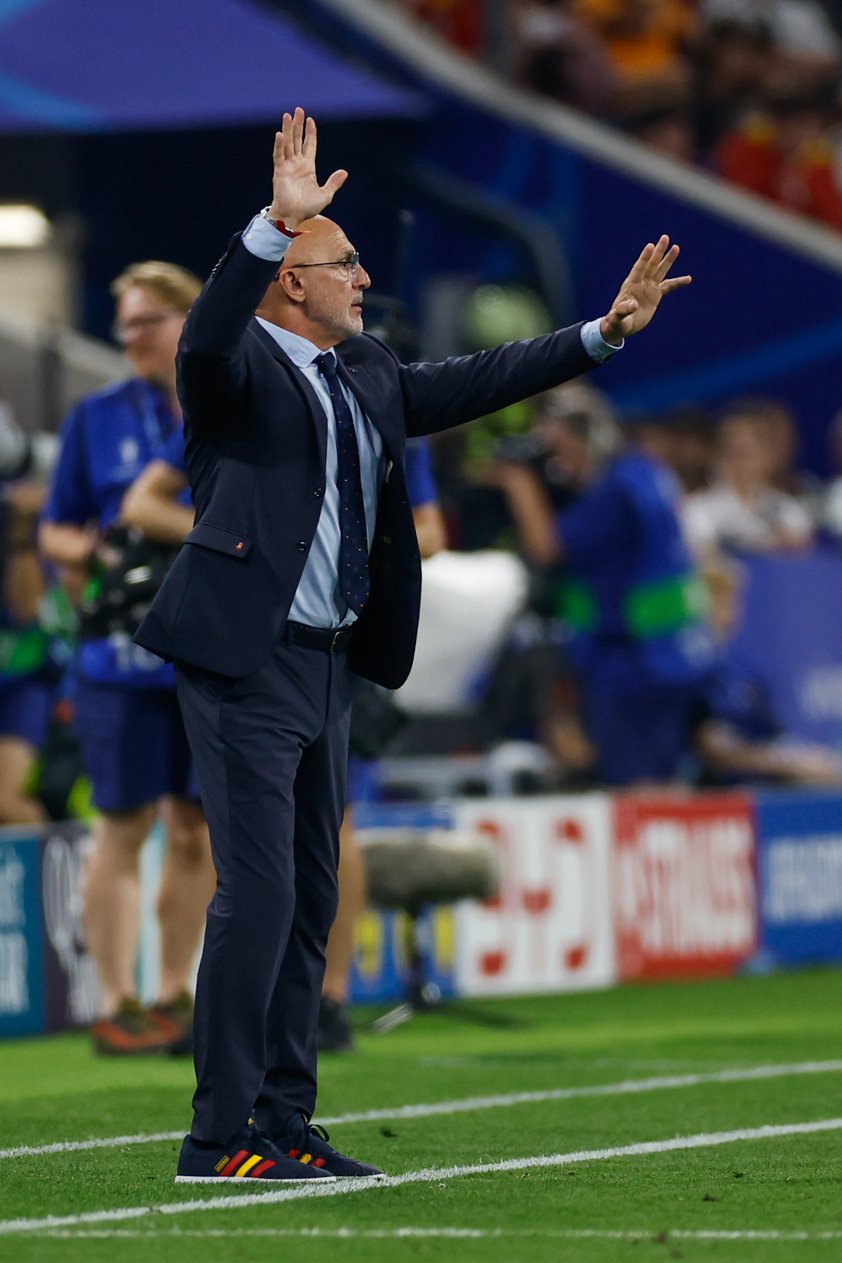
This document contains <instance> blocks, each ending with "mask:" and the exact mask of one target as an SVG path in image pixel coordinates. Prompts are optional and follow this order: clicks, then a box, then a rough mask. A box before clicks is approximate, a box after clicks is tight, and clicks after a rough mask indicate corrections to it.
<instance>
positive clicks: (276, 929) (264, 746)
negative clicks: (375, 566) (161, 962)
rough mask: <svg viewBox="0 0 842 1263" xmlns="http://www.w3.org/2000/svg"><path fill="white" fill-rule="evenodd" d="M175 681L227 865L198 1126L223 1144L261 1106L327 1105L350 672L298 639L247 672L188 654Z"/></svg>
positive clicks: (270, 1120)
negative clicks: (323, 1020)
mask: <svg viewBox="0 0 842 1263" xmlns="http://www.w3.org/2000/svg"><path fill="white" fill-rule="evenodd" d="M177 681H178V698H179V702H180V703H181V708H182V713H183V715H184V722H185V726H186V729H187V734H188V737H189V740H190V745H191V749H192V752H193V757H194V760H195V763H196V769H197V772H198V777H199V782H200V784H201V786H202V802H203V805H204V809H205V814H206V816H207V820H208V825H209V827H210V838H211V849H212V852H213V859H214V864H215V865H216V872H217V889H216V893H215V895H214V897H213V899H212V900H211V903H210V906H209V908H208V916H207V925H206V929H205V940H204V946H203V949H202V959H201V963H200V966H199V976H198V981H197V986H196V1012H195V1025H194V1040H195V1064H196V1081H197V1087H196V1093H195V1096H194V1098H193V1108H194V1120H193V1127H192V1134H193V1137H194V1139H196V1140H200V1141H208V1142H209V1141H213V1142H218V1143H219V1144H221V1145H224V1143H225V1142H226V1141H227V1140H228V1139H230V1138H231V1137H232V1136H234V1135H235V1134H236V1133H237V1132H239V1131H241V1130H242V1129H243V1128H244V1127H245V1126H246V1123H247V1120H248V1118H249V1116H250V1115H251V1116H253V1117H254V1118H255V1121H256V1123H257V1125H258V1126H259V1127H261V1128H262V1129H263V1130H266V1131H269V1132H270V1133H272V1134H275V1135H284V1134H285V1133H286V1132H287V1131H288V1130H289V1126H288V1125H289V1122H290V1120H291V1119H292V1118H293V1117H294V1116H295V1115H296V1114H298V1113H299V1112H302V1111H303V1112H304V1113H305V1114H306V1115H307V1117H309V1116H310V1115H311V1114H312V1113H313V1110H314V1109H315V1105H316V1028H317V1023H318V1010H319V998H320V994H321V986H322V978H323V975H324V949H325V944H326V942H327V937H328V932H329V930H330V927H331V925H332V924H333V920H334V917H335V915H336V904H337V889H338V888H337V878H336V870H337V863H338V836H339V826H340V824H341V821H342V814H343V810H344V804H345V778H346V771H347V755H348V725H349V718H350V706H351V672H350V671H349V668H348V665H347V656H346V654H345V653H344V652H340V653H328V652H326V651H325V650H323V649H320V648H311V647H309V646H304V645H300V644H290V643H287V642H284V643H282V644H280V645H278V647H277V648H276V650H275V652H274V654H273V656H272V659H271V661H270V662H269V663H268V664H267V666H265V667H263V668H261V670H259V671H256V672H255V673H254V674H253V675H249V676H246V677H244V678H243V679H229V678H228V677H224V676H217V675H213V674H211V673H208V672H205V671H202V670H200V669H198V668H194V667H191V666H187V665H184V664H177Z"/></svg>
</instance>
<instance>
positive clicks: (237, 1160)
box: [214, 1149, 277, 1180]
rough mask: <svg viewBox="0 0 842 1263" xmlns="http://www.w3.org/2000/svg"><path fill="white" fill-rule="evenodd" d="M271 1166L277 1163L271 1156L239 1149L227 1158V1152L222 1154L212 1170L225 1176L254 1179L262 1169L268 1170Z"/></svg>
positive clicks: (261, 1172)
mask: <svg viewBox="0 0 842 1263" xmlns="http://www.w3.org/2000/svg"><path fill="white" fill-rule="evenodd" d="M273 1166H277V1163H276V1162H274V1161H273V1159H272V1158H264V1157H263V1155H262V1154H261V1153H249V1151H248V1149H240V1150H238V1152H237V1153H235V1154H234V1156H233V1158H229V1157H228V1154H227V1153H226V1154H224V1155H223V1156H222V1157H221V1158H220V1159H219V1161H218V1162H217V1163H216V1165H215V1167H214V1170H215V1171H216V1172H217V1174H219V1175H221V1176H225V1177H227V1178H231V1177H233V1178H234V1179H246V1178H250V1179H252V1180H256V1179H257V1178H258V1177H259V1176H261V1175H262V1174H263V1172H264V1171H268V1170H269V1168H270V1167H273Z"/></svg>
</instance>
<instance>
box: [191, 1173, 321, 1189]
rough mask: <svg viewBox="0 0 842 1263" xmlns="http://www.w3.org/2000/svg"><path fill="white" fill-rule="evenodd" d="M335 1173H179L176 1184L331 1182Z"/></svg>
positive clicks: (243, 1184) (241, 1184)
mask: <svg viewBox="0 0 842 1263" xmlns="http://www.w3.org/2000/svg"><path fill="white" fill-rule="evenodd" d="M335 1180H336V1176H335V1175H317V1176H312V1175H311V1176H306V1175H305V1176H304V1177H303V1178H302V1177H301V1176H300V1175H291V1176H289V1177H288V1178H284V1177H280V1178H276V1179H274V1180H272V1179H266V1178H265V1177H263V1176H260V1175H258V1176H257V1177H256V1178H253V1179H249V1177H248V1176H247V1175H177V1176H176V1177H175V1182H176V1184H239V1185H240V1186H241V1187H246V1186H247V1185H250V1184H330V1183H332V1182H335Z"/></svg>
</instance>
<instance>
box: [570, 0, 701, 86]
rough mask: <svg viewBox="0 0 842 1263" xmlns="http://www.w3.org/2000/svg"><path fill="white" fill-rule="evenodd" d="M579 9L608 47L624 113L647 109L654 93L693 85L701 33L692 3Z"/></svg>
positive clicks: (612, 0)
mask: <svg viewBox="0 0 842 1263" xmlns="http://www.w3.org/2000/svg"><path fill="white" fill-rule="evenodd" d="M575 9H576V12H577V13H578V14H579V15H580V16H581V17H582V19H583V20H584V21H585V22H587V23H588V24H589V25H590V27H591V28H592V29H593V30H594V31H595V32H596V33H597V34H598V35H599V36H600V37H601V38H602V39H603V40H604V41H605V46H606V49H607V51H608V54H609V56H610V57H611V60H612V61H613V63H614V67H615V69H616V71H617V74H618V75H619V77H620V92H619V100H620V104H621V107H622V105H625V107H626V108H632V107H633V106H639V107H643V106H644V105H645V104H646V103H647V102H648V101H649V99H650V94H651V93H653V92H656V93H657V92H660V91H662V90H663V89H664V88H665V87H683V86H685V85H687V84H689V83H690V80H691V62H690V58H689V53H690V50H691V48H692V46H693V42H694V40H695V38H696V30H697V23H696V14H695V5H694V4H693V3H691V2H690V0H576V4H575Z"/></svg>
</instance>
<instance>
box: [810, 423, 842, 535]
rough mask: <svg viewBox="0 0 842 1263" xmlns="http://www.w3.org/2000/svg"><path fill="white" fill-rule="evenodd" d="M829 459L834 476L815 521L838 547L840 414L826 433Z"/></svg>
mask: <svg viewBox="0 0 842 1263" xmlns="http://www.w3.org/2000/svg"><path fill="white" fill-rule="evenodd" d="M828 445H829V448H830V459H831V464H832V467H833V469H835V470H836V476H835V477H834V478H831V480H830V482H829V483H828V485H827V487H826V488H825V491H824V495H823V496H822V498H821V499H820V500H819V501H818V503H817V511H816V513H817V520H818V524H819V526H820V528H821V529H822V531H823V532H824V533H825V535H827V536H829V537H830V541H831V542H832V543H833V544H835V545H837V546H839V545H840V544H842V412H839V413H837V414H836V416H835V417H834V419H833V421H832V422H831V423H830V429H829V431H828Z"/></svg>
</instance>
